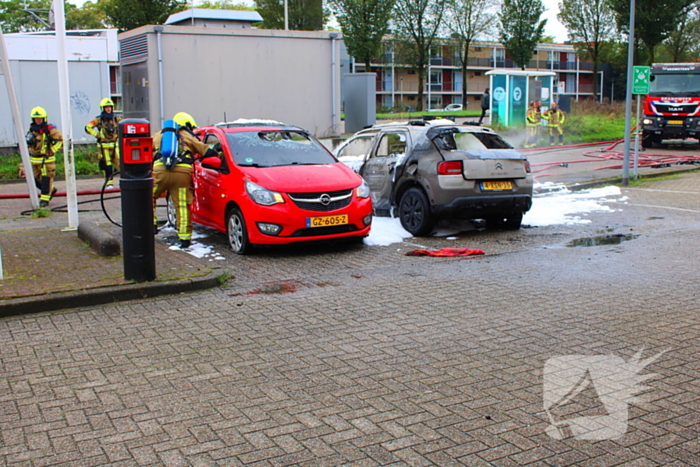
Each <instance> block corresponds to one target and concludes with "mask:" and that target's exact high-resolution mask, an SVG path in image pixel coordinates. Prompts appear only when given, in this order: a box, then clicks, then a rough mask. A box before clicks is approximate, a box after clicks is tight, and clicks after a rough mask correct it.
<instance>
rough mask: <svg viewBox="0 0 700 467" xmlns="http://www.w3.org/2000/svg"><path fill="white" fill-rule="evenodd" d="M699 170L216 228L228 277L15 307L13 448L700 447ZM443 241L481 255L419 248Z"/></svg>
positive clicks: (211, 459)
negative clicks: (592, 423)
mask: <svg viewBox="0 0 700 467" xmlns="http://www.w3.org/2000/svg"><path fill="white" fill-rule="evenodd" d="M699 182H700V173H697V172H695V173H685V174H682V175H680V176H678V177H674V178H671V179H668V180H662V181H656V182H653V183H650V184H644V185H642V186H639V187H634V188H625V189H623V193H622V194H623V196H624V197H626V198H625V200H618V201H616V202H614V203H612V204H611V207H614V210H613V211H611V212H604V213H591V214H589V215H588V216H587V219H589V220H590V221H591V222H590V223H588V224H583V225H556V226H549V227H538V228H524V229H521V230H520V231H516V232H503V231H488V230H478V229H471V230H466V231H464V232H462V233H460V234H458V235H456V239H454V240H448V239H446V238H427V239H409V240H407V241H405V242H403V243H399V244H393V245H390V246H384V247H369V246H356V245H355V246H353V245H338V244H336V245H332V244H331V245H307V246H294V247H285V248H270V249H264V250H262V251H260V252H259V253H258V254H256V255H254V256H246V257H241V256H236V255H233V254H231V253H230V252H228V251H227V250H226V248H225V239H224V236H223V235H222V234H218V233H215V232H212V231H205V232H206V233H207V235H208V237H207V239H206V241H207V242H208V243H210V244H211V245H213V246H214V248H216V250H217V252H218V253H219V254H220V255H221V256H223V257H224V258H225V260H222V261H221V263H222V264H225V265H226V267H227V269H228V270H229V272H230V274H231V275H232V277H231V279H230V280H229V281H228V282H227V283H226V284H225V285H224V286H223V287H221V288H218V289H214V290H209V291H205V292H198V293H189V294H182V295H177V296H168V297H162V298H157V299H149V300H140V301H133V302H123V303H117V304H114V305H110V306H102V307H95V308H84V309H75V310H70V311H64V312H60V313H46V314H36V315H31V316H21V317H12V318H6V319H3V320H0V371H1V372H2V376H1V377H0V429H1V430H0V465H2V466H25V465H26V466H38V465H81V466H82V465H85V466H88V465H125V466H126V465H129V466H131V465H143V466H151V465H152V466H156V465H164V466H200V465H201V466H206V465H212V466H213V465H217V466H218V465H256V466H272V465H318V466H330V465H357V466H360V465H363V466H365V465H369V466H371V465H439V466H447V465H467V466H479V465H503V466H520V465H552V466H563V465H574V464H575V465H601V466H612V465H635V466H646V465H678V466H685V465H700V443H699V442H698V435H699V434H700V433H699V428H698V427H699V426H700V425H699V422H700V415H699V409H700V404H699V403H698V401H699V400H700V384H698V381H699V377H700V364H699V363H698V358H697V355H698V339H699V338H700V322H699V318H698V316H700V293H699V290H700V274H699V273H698V259H699V257H700V255H699V254H698V246H697V245H698V244H699V243H700V183H699ZM581 239H587V240H581ZM616 239H617V240H616ZM606 243H608V244H606ZM609 243H612V244H609ZM580 244H593V245H594V246H572V245H580ZM446 246H447V247H468V248H478V249H482V250H484V251H485V252H486V255H485V256H483V257H473V258H427V257H411V256H405V255H404V254H405V253H406V252H407V251H409V250H411V249H415V248H429V249H437V248H441V247H446ZM639 351H642V355H641V363H638V362H637V360H635V359H634V355H635V354H637V353H638V352H639ZM572 356H585V358H583V360H582V359H581V358H579V360H578V361H582V362H583V363H580V364H578V366H577V364H572V363H571V361H572V360H571V357H572ZM653 356H657V358H656V359H655V360H653V361H644V359H646V358H648V357H653ZM574 360H575V359H574ZM557 362H559V363H560V364H561V362H565V363H566V364H568V365H569V367H568V368H567V369H568V370H570V371H568V373H566V375H565V376H562V375H561V374H559V375H557V374H556V373H554V374H552V373H551V372H549V371H548V368H551V365H552V364H554V363H557ZM567 362H568V363H567ZM615 365H617V367H616V366H615ZM606 372H607V373H606ZM579 373H581V374H582V375H587V378H588V379H587V380H586V379H584V381H588V382H589V384H588V385H581V386H580V387H579V389H581V390H580V392H578V393H577V392H576V390H574V389H573V388H574V386H576V384H577V381H576V378H574V377H572V375H573V376H578V375H579ZM635 374H640V375H655V376H653V377H652V378H650V379H647V380H645V381H642V380H639V379H635V376H634V375H635ZM616 376H617V378H616ZM611 380H615V381H617V382H618V383H619V384H622V386H619V385H618V386H615V385H614V384H613V387H614V388H615V390H614V391H613V393H611V392H610V391H608V392H606V391H605V388H608V389H609V388H610V387H611V385H610V381H611ZM579 382H580V381H579ZM557 383H562V384H563V386H562V388H563V389H564V392H565V393H571V394H572V396H571V399H570V400H569V401H568V402H564V401H560V400H558V399H560V397H558V396H555V395H553V394H557V393H558V392H559V393H560V392H562V391H561V388H560V390H559V391H558V392H557V390H556V389H557ZM569 383H571V384H569ZM637 383H639V384H637ZM625 384H626V385H627V386H625ZM638 385H646V386H648V388H649V389H648V390H641V395H642V396H644V399H645V400H644V401H641V400H640V401H636V400H635V401H633V400H629V399H628V397H631V395H632V394H633V393H634V390H633V389H632V388H633V387H634V386H638ZM567 386H569V387H567ZM614 407H617V408H618V410H612V409H611V408H614ZM620 407H622V409H620ZM545 408H547V409H548V411H545ZM606 416H608V418H596V417H606ZM550 417H551V418H550ZM577 417H578V419H577ZM581 417H588V418H586V419H585V420H597V422H598V423H599V424H600V427H601V428H600V430H599V432H595V430H594V431H588V432H587V433H588V435H589V436H593V437H594V438H595V437H596V436H598V437H599V438H600V437H604V438H605V439H592V440H591V439H583V438H585V436H581V435H580V433H579V434H578V435H577V431H576V426H579V425H581V424H583V421H581V420H583V419H581ZM611 417H612V418H611ZM572 419H577V420H578V421H577V422H576V421H571V420H572ZM566 420H569V422H568V423H567V422H566ZM585 420H584V421H585ZM550 423H555V424H557V426H561V427H565V428H566V429H564V430H563V431H562V432H561V433H563V435H562V436H564V439H555V436H553V435H555V434H556V433H555V432H556V430H554V431H553V430H552V428H551V427H550ZM577 423H578V424H577ZM606 427H607V428H610V427H612V428H611V430H612V431H610V430H608V431H606V430H605V429H606ZM615 429H619V430H618V431H617V432H616V431H615ZM611 433H612V434H611ZM575 435H576V436H578V437H576V436H575ZM613 437H614V438H615V439H610V438H613Z"/></svg>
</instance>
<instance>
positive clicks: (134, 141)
mask: <svg viewBox="0 0 700 467" xmlns="http://www.w3.org/2000/svg"><path fill="white" fill-rule="evenodd" d="M119 149H120V153H121V168H120V172H121V173H120V179H119V188H120V189H121V194H122V239H123V243H124V279H126V280H134V281H136V282H145V281H152V280H155V278H156V257H155V245H154V234H153V169H152V165H153V140H152V139H151V130H150V124H149V122H148V120H145V119H142V118H128V119H124V120H122V121H121V122H119Z"/></svg>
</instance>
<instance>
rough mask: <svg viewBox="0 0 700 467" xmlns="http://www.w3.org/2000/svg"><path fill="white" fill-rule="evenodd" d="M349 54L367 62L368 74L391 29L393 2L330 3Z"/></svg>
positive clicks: (347, 0) (337, 0)
mask: <svg viewBox="0 0 700 467" xmlns="http://www.w3.org/2000/svg"><path fill="white" fill-rule="evenodd" d="M330 3H331V5H332V8H333V10H334V12H335V15H336V19H337V20H338V24H340V29H341V31H342V32H343V41H344V42H345V46H346V47H347V49H348V54H350V55H351V56H352V57H355V58H356V59H358V61H363V62H364V63H365V71H369V69H370V68H369V67H370V62H371V60H372V57H375V56H376V55H377V53H378V52H379V50H380V48H381V46H382V39H383V38H384V36H385V35H386V33H387V31H388V30H389V20H390V19H391V11H392V9H393V8H394V0H331V2H330Z"/></svg>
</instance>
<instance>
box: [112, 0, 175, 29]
mask: <svg viewBox="0 0 700 467" xmlns="http://www.w3.org/2000/svg"><path fill="white" fill-rule="evenodd" d="M186 6H187V3H186V2H185V1H179V0H106V1H105V6H104V11H105V14H106V16H107V20H108V21H109V23H110V24H112V25H113V26H114V27H116V28H118V29H119V30H120V31H128V30H130V29H134V28H138V27H139V26H143V25H145V24H163V23H164V22H165V20H167V19H168V16H170V15H171V14H173V13H177V12H179V11H182V10H184V9H185V8H186Z"/></svg>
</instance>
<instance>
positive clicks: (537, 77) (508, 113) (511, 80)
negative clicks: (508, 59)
mask: <svg viewBox="0 0 700 467" xmlns="http://www.w3.org/2000/svg"><path fill="white" fill-rule="evenodd" d="M486 75H487V76H489V78H490V86H491V123H498V124H500V125H503V126H506V127H511V126H525V115H526V114H527V109H528V107H529V103H530V101H535V100H537V101H541V102H542V111H543V112H544V111H545V110H547V109H548V108H549V107H550V106H551V103H552V100H553V99H554V92H553V91H554V85H553V81H554V77H555V76H556V73H554V72H551V71H523V70H491V71H487V72H486Z"/></svg>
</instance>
